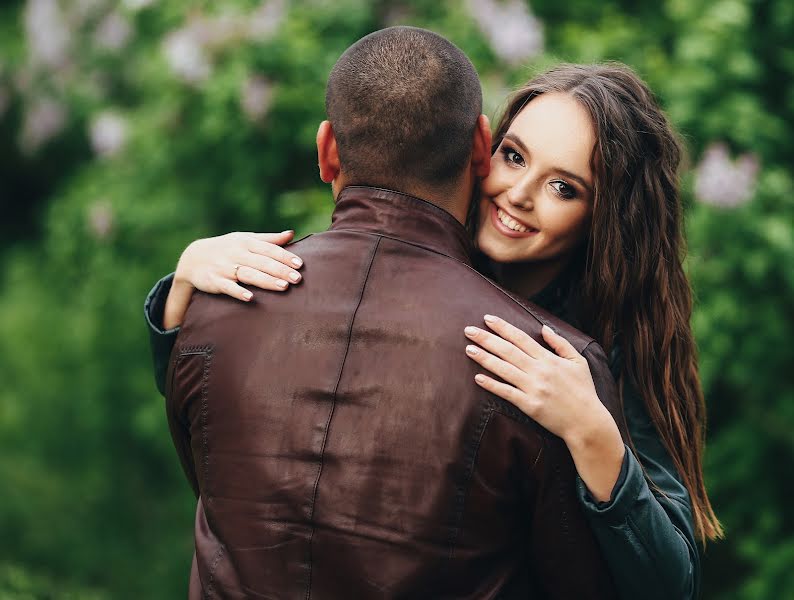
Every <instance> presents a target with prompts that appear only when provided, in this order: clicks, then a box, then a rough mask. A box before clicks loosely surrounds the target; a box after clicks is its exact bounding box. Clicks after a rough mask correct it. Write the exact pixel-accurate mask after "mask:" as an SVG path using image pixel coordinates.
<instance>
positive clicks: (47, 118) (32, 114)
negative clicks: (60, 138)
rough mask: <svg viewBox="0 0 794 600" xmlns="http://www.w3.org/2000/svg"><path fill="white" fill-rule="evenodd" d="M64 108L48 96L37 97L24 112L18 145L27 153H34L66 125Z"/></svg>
mask: <svg viewBox="0 0 794 600" xmlns="http://www.w3.org/2000/svg"><path fill="white" fill-rule="evenodd" d="M66 120H67V114H66V109H65V108H64V107H63V106H61V105H60V104H58V103H57V102H55V100H52V99H50V98H39V99H37V100H36V101H35V102H34V103H33V104H32V106H31V107H30V108H29V109H28V111H27V113H25V119H24V122H23V124H22V132H21V133H20V136H19V145H20V147H21V148H22V151H23V152H25V153H27V154H32V153H35V152H36V151H37V150H38V149H39V148H41V146H43V145H44V144H45V143H46V142H48V141H50V140H51V139H52V138H54V137H55V136H56V135H58V134H59V133H60V132H61V130H63V128H64V127H65V126H66Z"/></svg>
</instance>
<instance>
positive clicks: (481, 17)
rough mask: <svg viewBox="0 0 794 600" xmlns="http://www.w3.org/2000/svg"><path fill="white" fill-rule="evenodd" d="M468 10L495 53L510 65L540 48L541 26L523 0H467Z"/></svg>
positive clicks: (531, 55) (539, 50) (537, 52)
mask: <svg viewBox="0 0 794 600" xmlns="http://www.w3.org/2000/svg"><path fill="white" fill-rule="evenodd" d="M466 5H467V7H468V9H469V13H470V14H471V16H472V17H474V20H475V21H476V22H477V25H478V26H479V28H480V30H481V31H482V32H483V34H484V35H485V37H486V38H487V40H488V42H489V44H490V46H491V48H492V49H493V51H494V53H495V54H496V55H497V56H498V57H499V58H501V59H502V60H504V61H505V62H506V63H508V64H511V65H518V64H520V63H522V62H523V61H525V60H527V59H530V58H532V57H534V56H537V55H538V54H540V53H541V52H542V51H543V25H542V24H541V22H540V21H539V20H538V19H537V18H536V17H535V16H534V15H533V14H532V13H531V12H530V11H529V8H528V7H527V3H526V2H524V1H523V0H507V1H506V2H498V1H497V0H467V2H466Z"/></svg>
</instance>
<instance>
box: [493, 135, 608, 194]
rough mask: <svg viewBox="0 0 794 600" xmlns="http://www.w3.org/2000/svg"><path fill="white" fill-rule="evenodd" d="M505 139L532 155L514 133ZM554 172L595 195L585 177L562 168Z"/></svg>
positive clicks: (555, 169) (555, 168)
mask: <svg viewBox="0 0 794 600" xmlns="http://www.w3.org/2000/svg"><path fill="white" fill-rule="evenodd" d="M505 139H506V140H510V141H511V142H513V143H514V144H515V145H516V146H518V147H519V148H520V149H521V150H522V152H524V153H525V154H527V155H530V154H531V152H530V151H529V148H527V145H526V144H525V143H524V142H522V141H521V138H520V137H518V136H517V135H516V134H515V133H512V132H508V133H506V134H505ZM554 171H556V172H557V173H560V174H561V175H565V176H566V177H568V178H570V179H573V180H574V181H577V182H578V183H579V185H581V186H582V187H583V188H584V189H586V190H587V191H588V192H590V193H591V194H592V193H593V187H592V186H591V185H590V184H589V183H587V181H585V179H584V177H582V176H581V175H577V174H576V173H571V172H570V171H569V170H567V169H562V168H560V167H554Z"/></svg>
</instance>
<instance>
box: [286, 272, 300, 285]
mask: <svg viewBox="0 0 794 600" xmlns="http://www.w3.org/2000/svg"><path fill="white" fill-rule="evenodd" d="M289 278H290V279H291V280H292V281H294V282H295V283H298V282H299V281H300V280H301V276H300V275H298V274H297V273H290V274H289Z"/></svg>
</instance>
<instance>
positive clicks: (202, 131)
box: [0, 0, 794, 600]
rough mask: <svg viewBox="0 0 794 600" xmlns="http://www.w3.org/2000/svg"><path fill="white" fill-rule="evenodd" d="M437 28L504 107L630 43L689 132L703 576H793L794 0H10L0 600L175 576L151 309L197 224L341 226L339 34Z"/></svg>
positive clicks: (175, 591) (710, 591)
mask: <svg viewBox="0 0 794 600" xmlns="http://www.w3.org/2000/svg"><path fill="white" fill-rule="evenodd" d="M393 24H412V25H418V26H422V27H427V28H430V29H433V30H435V31H437V32H439V33H441V34H443V35H445V36H447V37H448V38H449V39H451V40H452V41H454V42H455V43H456V44H458V45H459V46H460V47H461V48H463V49H464V50H465V51H466V52H467V53H468V54H469V56H470V57H471V58H472V60H473V62H474V63H475V65H476V66H477V68H478V70H479V72H480V74H481V77H482V80H483V85H484V90H485V97H486V110H487V112H488V114H489V116H491V117H492V120H494V119H495V117H496V115H497V114H498V111H499V109H500V107H501V106H502V105H503V101H504V99H505V97H506V96H507V94H508V93H509V91H510V90H511V89H512V88H513V87H515V86H517V85H518V84H520V83H522V82H523V81H525V80H526V79H527V78H528V77H529V76H530V75H531V74H533V73H535V72H536V71H538V70H540V69H543V68H545V67H548V66H551V65H553V64H554V63H556V62H559V61H562V60H565V61H576V62H592V61H601V60H606V59H615V60H620V61H624V62H626V63H628V64H629V65H631V66H632V67H633V68H634V69H636V70H637V71H638V72H639V74H640V75H641V76H642V77H644V78H645V79H646V80H647V81H648V82H649V84H650V86H651V87H652V88H653V90H654V91H655V92H656V93H657V94H658V96H659V98H660V99H661V101H662V103H663V105H664V106H665V108H666V110H667V112H668V114H669V116H670V117H671V119H672V121H673V122H674V124H675V125H676V127H677V128H678V130H679V131H680V132H681V134H682V136H683V138H684V140H685V144H686V146H687V150H688V154H689V159H688V166H687V169H686V171H685V174H684V180H683V182H684V190H685V198H686V203H687V230H688V236H689V257H688V270H689V273H690V276H691V279H692V282H693V285H694V288H695V290H696V295H697V306H696V311H695V315H694V327H695V329H696V333H697V339H698V343H699V347H700V353H701V368H702V371H701V372H702V377H703V383H704V386H705V390H706V394H707V401H708V406H709V412H710V422H709V431H708V447H707V452H706V476H707V482H708V486H709V489H710V492H711V495H712V500H713V503H714V505H715V508H716V511H717V514H718V516H719V517H720V518H721V519H722V521H723V523H724V524H725V528H726V532H727V538H726V540H725V541H723V542H720V543H717V544H711V545H710V546H709V547H708V549H707V551H706V554H705V559H704V585H703V588H704V593H703V597H704V598H707V599H711V598H716V599H733V598H736V599H775V600H779V599H782V598H794V568H793V567H794V510H792V498H794V477H792V475H794V375H793V374H792V373H793V372H794V345H793V344H792V342H791V340H792V339H794V185H792V180H793V179H794V168H793V167H792V165H794V129H793V128H792V124H793V123H794V47H793V46H794V44H792V38H794V3H792V2H791V1H790V0H654V1H649V0H600V1H599V2H592V1H590V0H567V1H565V2H561V1H560V0H532V1H531V2H526V1H519V0H502V1H500V0H476V1H475V0H471V1H466V0H461V1H445V0H427V1H425V0H417V1H413V2H408V1H403V2H399V1H390V2H382V1H381V2H379V1H365V0H325V1H322V0H304V1H293V2H289V1H288V0H266V1H265V2H261V1H255V0H247V1H246V0H213V1H208V0H207V1H201V2H199V1H193V2H187V1H180V0H123V1H119V0H26V1H23V0H16V1H14V0H5V1H4V2H2V3H1V4H0V598H2V599H12V600H17V599H22V598H25V599H28V598H121V599H123V598H151V599H158V598H179V597H184V595H185V590H186V581H187V575H188V570H189V565H190V557H191V544H192V526H193V513H194V501H193V498H192V494H191V492H190V490H189V487H188V485H187V484H186V482H185V480H184V478H183V475H182V473H181V470H180V467H179V464H178V461H177V459H176V456H175V453H174V451H173V449H172V447H171V441H170V437H169V434H168V429H167V426H166V421H165V416H164V409H163V402H162V399H161V398H160V397H159V396H158V394H157V391H156V390H155V387H154V382H153V378H152V373H151V364H150V356H149V350H148V343H147V337H146V329H145V326H144V321H143V314H142V305H143V300H144V297H145V295H146V293H147V292H148V291H149V289H150V287H151V286H152V285H153V284H154V283H155V281H156V280H157V279H158V278H159V277H160V276H162V275H164V274H165V273H168V272H170V271H171V270H172V269H173V267H174V265H175V263H176V261H177V259H178V257H179V254H180V252H181V250H182V249H183V248H184V247H185V246H186V245H187V244H188V242H190V241H191V240H193V239H194V238H197V237H204V236H208V235H215V234H220V233H225V232H228V231H231V230H254V231H281V230H282V229H287V228H294V229H296V230H297V232H298V235H303V234H305V233H308V232H312V231H319V230H322V229H325V228H326V226H327V225H328V223H329V215H330V213H331V209H332V199H331V196H330V193H329V190H328V189H327V188H326V187H324V186H323V185H322V184H321V182H320V181H319V179H318V177H317V169H316V160H315V159H316V157H315V148H314V135H315V132H316V127H317V124H318V123H319V121H320V120H321V119H322V118H323V116H324V111H323V101H324V85H325V80H326V76H327V74H328V72H329V70H330V68H331V66H332V65H333V63H334V62H335V61H336V59H337V58H338V56H339V55H340V54H341V52H342V51H343V50H344V49H345V48H346V47H347V46H348V45H350V44H351V43H352V42H354V41H355V40H357V39H358V38H360V37H361V36H363V35H365V34H367V33H369V32H371V31H373V30H375V29H379V28H382V27H385V26H388V25H393Z"/></svg>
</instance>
